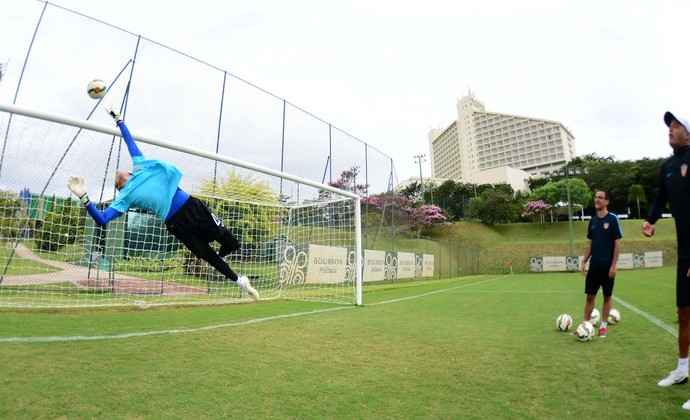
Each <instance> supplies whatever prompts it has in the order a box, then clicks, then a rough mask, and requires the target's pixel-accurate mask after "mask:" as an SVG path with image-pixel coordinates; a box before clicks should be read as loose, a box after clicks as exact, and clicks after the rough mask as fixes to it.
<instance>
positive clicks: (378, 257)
mask: <svg viewBox="0 0 690 420" xmlns="http://www.w3.org/2000/svg"><path fill="white" fill-rule="evenodd" d="M385 266H386V251H373V250H370V249H365V250H364V272H363V277H362V280H363V281H380V280H384V279H385V278H386V276H385Z"/></svg>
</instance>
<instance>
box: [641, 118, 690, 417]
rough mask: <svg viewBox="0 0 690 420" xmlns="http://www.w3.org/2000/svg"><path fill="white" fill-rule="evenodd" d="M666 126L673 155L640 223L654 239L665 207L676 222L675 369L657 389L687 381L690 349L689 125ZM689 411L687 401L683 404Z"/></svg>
mask: <svg viewBox="0 0 690 420" xmlns="http://www.w3.org/2000/svg"><path fill="white" fill-rule="evenodd" d="M664 122H665V123H666V125H667V126H668V128H669V130H668V144H669V145H670V146H671V148H672V149H673V155H672V156H671V157H669V158H668V159H666V160H665V161H664V163H662V164H661V173H660V176H659V194H658V195H657V196H656V198H655V199H654V201H653V202H652V204H651V206H650V207H649V213H648V215H647V218H646V220H645V221H644V222H643V223H642V233H644V234H645V236H652V235H654V223H656V221H657V220H659V218H660V217H661V214H662V212H663V211H664V209H665V207H666V204H667V203H668V204H669V205H670V208H671V213H672V214H673V219H674V220H675V222H676V243H677V246H678V265H677V270H676V306H677V307H678V310H677V316H678V366H677V367H676V370H673V371H671V373H670V374H669V375H668V377H666V378H665V379H662V380H661V381H659V384H658V385H659V386H671V385H680V384H684V383H686V382H687V381H688V346H690V171H688V166H690V149H689V148H688V144H690V132H689V131H688V130H690V124H688V120H687V119H685V118H679V117H676V116H675V115H673V114H672V113H670V112H667V113H666V114H664ZM683 408H684V409H686V410H690V400H688V401H686V402H685V404H683Z"/></svg>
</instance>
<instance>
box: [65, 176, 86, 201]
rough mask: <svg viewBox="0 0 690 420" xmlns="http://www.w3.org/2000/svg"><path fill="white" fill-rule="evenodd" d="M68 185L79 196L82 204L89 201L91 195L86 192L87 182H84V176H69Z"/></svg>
mask: <svg viewBox="0 0 690 420" xmlns="http://www.w3.org/2000/svg"><path fill="white" fill-rule="evenodd" d="M67 187H69V189H70V190H71V191H72V192H73V193H74V195H76V196H77V197H79V201H81V203H82V204H86V203H88V202H89V195H88V194H87V193H86V182H84V180H83V179H82V178H80V177H78V176H71V177H69V181H67Z"/></svg>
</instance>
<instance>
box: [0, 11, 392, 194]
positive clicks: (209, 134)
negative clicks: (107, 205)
mask: <svg viewBox="0 0 690 420" xmlns="http://www.w3.org/2000/svg"><path fill="white" fill-rule="evenodd" d="M11 3H12V4H6V5H3V13H8V15H10V14H14V15H16V16H13V20H15V21H19V22H22V24H21V25H20V26H19V30H18V31H16V30H15V31H14V32H13V33H12V42H11V44H12V45H11V46H8V47H9V48H11V54H12V58H11V59H10V61H9V63H7V66H6V68H5V75H4V78H3V80H2V89H1V90H0V100H2V101H4V102H8V103H13V104H16V105H20V106H24V107H27V108H35V109H40V110H43V111H46V112H53V113H57V114H61V115H66V116H70V117H74V118H79V119H87V120H88V119H93V120H94V121H97V122H105V121H106V120H107V118H108V117H107V116H106V115H105V113H104V112H103V111H102V110H101V109H100V108H101V106H102V105H110V104H112V103H114V104H115V105H116V107H117V108H118V109H121V110H122V113H123V114H124V115H125V118H126V120H127V122H128V124H129V126H130V127H131V128H132V130H133V131H137V132H140V133H144V134H148V135H153V136H157V137H160V138H165V139H167V140H169V141H173V142H179V143H184V144H187V145H190V146H193V147H195V148H199V149H203V150H207V151H211V152H216V153H219V154H222V155H227V156H232V157H233V158H236V159H239V160H243V161H247V162H252V163H254V164H256V165H260V166H263V167H266V168H271V169H274V170H278V171H282V172H287V173H292V174H295V175H297V176H300V177H302V178H305V179H309V180H313V181H317V182H320V183H329V182H330V181H334V180H337V179H338V178H339V176H340V173H341V172H342V171H343V170H347V169H350V168H352V167H358V168H359V171H360V175H359V176H358V178H357V182H358V183H367V184H369V185H370V188H369V194H376V193H381V192H386V191H389V190H390V189H391V188H392V186H393V185H395V184H396V183H397V180H396V175H395V168H394V165H393V161H392V159H391V158H390V157H389V156H387V155H386V154H384V153H383V152H381V151H379V150H377V149H375V148H374V147H372V146H371V145H369V144H367V143H366V142H363V141H361V140H359V139H357V138H355V137H354V136H352V135H350V134H348V133H346V132H345V131H343V130H342V129H340V128H338V127H335V126H333V125H332V124H330V123H328V122H326V121H324V120H322V119H320V118H319V117H317V116H316V115H314V114H313V113H311V112H309V111H306V110H303V109H301V108H300V107H299V106H297V105H295V104H293V103H290V102H289V101H287V100H286V99H283V98H280V97H278V96H276V95H274V94H272V93H270V92H267V91H266V90H263V89H261V88H260V87H258V86H255V85H253V84H252V83H251V82H249V81H246V80H243V79H241V78H239V77H237V76H235V75H233V74H232V73H230V72H228V71H226V70H224V69H221V68H218V67H216V66H215V65H214V64H213V63H206V62H203V61H201V60H198V59H195V58H194V57H193V56H190V55H188V54H186V53H184V52H181V51H177V50H175V49H173V48H170V47H167V46H165V45H161V44H159V43H158V42H156V41H155V40H150V39H147V38H145V37H143V36H140V35H136V34H134V33H132V32H129V31H128V30H126V29H122V28H118V27H115V26H112V25H110V24H107V23H105V22H101V21H98V20H95V19H92V18H90V17H88V16H84V15H82V14H79V13H76V12H74V11H71V10H68V9H65V8H62V7H59V6H56V5H53V4H49V3H44V2H40V1H23V2H11ZM6 41H9V40H8V39H6ZM3 60H4V58H3V57H0V62H2V61H3ZM94 78H99V79H103V80H106V81H107V82H108V83H109V86H110V89H109V91H108V93H107V95H106V96H105V98H103V99H102V101H101V104H99V103H98V102H96V101H94V100H93V99H91V98H89V97H88V96H87V95H86V85H87V83H88V82H89V81H90V80H91V79H94ZM3 134H5V136H4V138H3V139H2V147H1V149H0V153H1V154H0V184H2V185H3V187H5V188H12V189H14V190H20V189H22V188H29V189H30V190H31V191H32V192H34V191H37V190H38V192H40V191H41V190H42V189H43V188H44V187H45V188H46V191H45V193H47V194H52V193H59V192H60V191H64V185H63V184H64V182H63V181H64V180H55V182H53V183H51V184H50V185H48V186H44V185H35V184H32V180H31V178H30V177H17V176H16V173H17V171H23V172H24V173H27V171H26V169H27V168H26V167H25V166H22V165H23V164H22V163H17V162H16V161H12V160H11V159H7V154H8V153H10V152H11V151H10V150H8V148H9V147H10V145H9V144H8V142H7V136H6V133H3ZM45 135H46V136H50V135H51V133H45ZM26 146H30V145H26ZM41 152H42V153H46V154H53V155H55V156H57V157H59V154H60V152H61V150H59V148H57V147H56V149H55V150H42V151H41ZM91 152H92V153H112V159H113V161H114V162H119V161H120V160H121V156H120V155H121V153H122V149H120V148H115V149H113V150H112V151H109V150H106V149H103V150H92V151H91ZM125 153H126V151H125ZM144 153H146V150H144ZM156 157H158V158H161V159H167V158H169V157H170V156H156ZM54 161H57V159H55V160H54ZM82 164H83V165H89V164H90V162H89V159H88V155H85V156H84V159H83V161H82ZM34 169H38V170H40V169H43V170H47V169H50V168H31V170H34ZM114 169H115V168H112V167H111V168H108V170H110V171H113V170H114ZM185 170H186V171H193V170H194V168H185ZM281 193H282V195H284V196H285V197H286V198H287V197H294V196H296V194H297V191H294V190H293V191H290V190H284V191H281Z"/></svg>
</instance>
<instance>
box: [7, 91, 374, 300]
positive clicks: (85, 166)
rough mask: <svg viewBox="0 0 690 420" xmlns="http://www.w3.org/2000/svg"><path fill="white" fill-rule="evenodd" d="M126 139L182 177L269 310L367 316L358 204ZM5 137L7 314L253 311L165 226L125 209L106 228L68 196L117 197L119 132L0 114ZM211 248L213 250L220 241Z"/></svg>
mask: <svg viewBox="0 0 690 420" xmlns="http://www.w3.org/2000/svg"><path fill="white" fill-rule="evenodd" d="M105 118H107V116H105V115H104V119H103V120H104V122H105ZM128 126H129V128H130V130H131V131H132V133H133V137H134V138H135V139H136V141H137V143H138V145H139V147H140V149H141V150H142V152H143V153H144V155H145V156H146V157H147V158H156V159H162V160H165V161H168V162H170V163H172V164H174V165H175V166H177V167H178V168H179V169H180V170H181V171H182V173H183V177H182V181H181V183H180V188H182V189H183V190H185V191H186V192H188V193H190V194H192V195H193V196H195V197H197V198H199V199H200V200H201V201H203V202H204V203H205V204H206V205H207V206H208V207H209V208H210V209H211V210H212V211H213V212H214V214H215V215H216V216H217V217H218V218H219V219H221V220H222V221H223V222H224V224H225V225H226V226H227V227H228V229H229V230H230V231H231V232H232V233H233V234H234V235H235V236H236V237H237V238H238V239H239V241H240V243H241V249H240V250H238V251H236V252H234V253H231V254H230V255H229V256H227V257H225V260H226V261H227V262H228V264H229V265H230V267H231V268H232V269H233V270H234V271H235V272H237V273H238V274H240V275H245V276H247V277H248V278H249V279H250V281H251V283H252V286H254V287H255V288H256V289H257V290H258V291H259V292H260V294H261V299H262V300H271V299H296V300H310V301H322V302H331V303H338V304H361V270H360V269H359V267H361V255H362V253H361V240H360V235H361V232H360V201H359V197H358V196H357V195H355V194H353V193H350V192H347V191H342V190H339V189H336V188H333V187H331V186H328V185H323V184H320V183H318V182H314V181H310V180H307V179H302V178H300V177H298V176H294V175H290V174H286V173H282V172H279V171H275V170H271V169H268V168H263V167H259V166H255V165H252V164H250V163H248V162H242V161H238V160H235V159H232V158H230V157H227V156H221V155H219V154H216V153H213V152H208V151H204V150H199V149H195V148H194V147H192V146H190V144H193V141H191V140H190V141H189V142H188V143H187V144H181V143H174V142H170V141H166V140H161V139H159V138H157V137H151V136H147V135H143V134H137V133H140V131H138V130H137V127H136V124H134V123H130V124H128ZM0 128H2V133H3V134H4V137H3V139H2V140H3V145H2V150H1V154H0V236H1V238H0V239H1V241H0V306H2V307H94V306H132V305H138V306H140V307H148V306H156V305H181V304H185V305H187V304H226V303H232V302H241V301H246V300H248V299H249V297H248V296H247V295H246V294H243V293H242V292H241V291H240V290H239V288H238V287H237V285H236V284H235V283H234V282H232V281H230V280H228V279H226V278H225V277H224V276H223V275H221V274H220V273H218V272H217V271H216V270H215V269H214V268H213V267H211V266H210V265H208V264H207V263H206V262H205V261H203V260H199V259H198V258H196V257H195V256H194V255H193V254H192V253H191V252H190V251H189V250H187V248H185V246H184V245H182V244H181V243H180V242H179V241H177V239H176V238H174V237H173V236H172V235H171V234H169V233H168V231H167V230H166V227H165V224H164V223H163V222H162V221H161V220H160V219H159V218H158V217H157V216H155V215H153V214H151V213H147V212H146V211H142V210H139V209H130V210H129V211H128V212H127V213H126V214H123V215H122V216H120V217H119V218H117V219H114V220H112V221H111V222H110V223H108V224H106V225H105V226H102V227H99V226H97V225H96V224H95V222H94V221H93V220H92V218H91V217H90V216H89V215H88V214H87V212H86V210H85V209H84V206H82V205H81V204H80V203H79V200H78V199H77V198H76V197H74V196H73V195H71V193H70V191H69V189H68V188H67V180H68V178H69V177H70V176H72V175H79V176H81V177H83V178H84V179H85V180H86V182H87V185H88V193H89V197H90V198H91V201H92V202H93V203H95V204H96V205H97V206H98V207H99V208H101V209H105V208H106V207H107V206H108V205H109V203H111V202H112V200H113V199H114V198H115V196H116V194H117V192H116V190H115V188H114V174H115V171H116V170H117V169H119V168H122V169H125V170H127V171H131V169H132V162H131V159H130V157H129V155H128V153H127V151H126V146H125V145H124V142H123V141H122V139H121V138H120V133H119V130H118V129H117V128H116V127H114V124H112V125H103V124H97V123H94V122H91V121H86V120H78V119H73V118H69V117H65V116H61V115H57V114H50V113H46V112H42V111H38V110H34V109H27V108H22V107H18V106H15V105H9V104H2V103H0ZM221 141H222V139H221ZM211 245H212V246H213V247H214V248H215V249H216V250H218V244H217V243H216V242H212V243H211Z"/></svg>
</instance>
